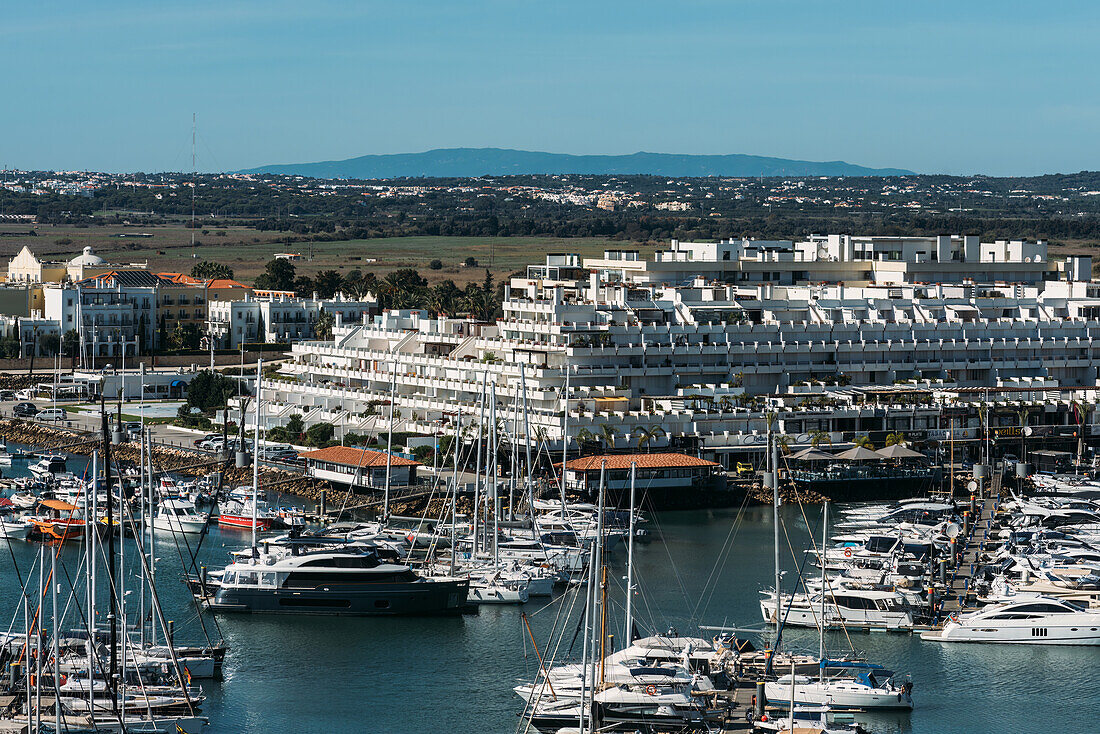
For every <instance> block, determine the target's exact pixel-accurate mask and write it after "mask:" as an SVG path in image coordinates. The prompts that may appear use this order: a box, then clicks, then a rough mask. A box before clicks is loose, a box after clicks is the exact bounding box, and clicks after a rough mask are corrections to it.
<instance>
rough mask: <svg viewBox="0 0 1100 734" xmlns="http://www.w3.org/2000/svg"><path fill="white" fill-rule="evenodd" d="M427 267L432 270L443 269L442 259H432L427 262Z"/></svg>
mask: <svg viewBox="0 0 1100 734" xmlns="http://www.w3.org/2000/svg"><path fill="white" fill-rule="evenodd" d="M428 267H429V268H431V269H432V270H442V269H443V261H442V260H432V261H431V262H430V263H428Z"/></svg>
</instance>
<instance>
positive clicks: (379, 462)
mask: <svg viewBox="0 0 1100 734" xmlns="http://www.w3.org/2000/svg"><path fill="white" fill-rule="evenodd" d="M302 458H303V459H310V460H313V461H330V462H332V463H333V464H343V465H344V466H361V467H368V466H385V465H386V454H385V452H383V451H368V450H367V449H357V448H353V447H351V446H329V447H328V448H327V449H318V450H317V451H307V452H306V453H304V454H302ZM390 466H391V467H393V466H420V462H419V461H412V460H411V459H406V458H404V457H402V456H394V457H393V458H392V459H390Z"/></svg>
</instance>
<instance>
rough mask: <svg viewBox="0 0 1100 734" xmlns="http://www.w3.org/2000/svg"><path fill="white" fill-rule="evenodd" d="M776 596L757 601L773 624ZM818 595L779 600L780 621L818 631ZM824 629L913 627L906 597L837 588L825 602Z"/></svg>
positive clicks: (877, 591)
mask: <svg viewBox="0 0 1100 734" xmlns="http://www.w3.org/2000/svg"><path fill="white" fill-rule="evenodd" d="M775 607H776V604H775V592H774V591H768V592H765V593H764V596H763V598H761V599H760V613H761V616H763V618H764V621H765V622H767V623H769V624H775V623H776V619H775V611H776V609H775ZM821 607H822V602H821V594H820V592H818V593H816V594H812V595H809V596H807V595H806V594H795V595H794V599H793V600H792V599H791V596H790V595H789V594H783V595H782V596H781V598H780V617H781V619H782V621H783V623H784V624H786V625H788V626H792V627H817V626H819V625H821V623H822V620H821ZM824 626H825V628H826V629H838V628H841V627H844V628H852V629H863V628H869V629H886V630H908V629H912V627H913V612H912V608H911V607H910V606H909V603H908V602H907V601H906V599H905V596H904V595H902V594H900V593H898V592H896V591H880V590H877V589H850V588H836V589H833V590H831V591H830V593H829V594H828V596H827V597H826V600H825V619H824Z"/></svg>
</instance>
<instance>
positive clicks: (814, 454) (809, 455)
mask: <svg viewBox="0 0 1100 734" xmlns="http://www.w3.org/2000/svg"><path fill="white" fill-rule="evenodd" d="M787 458H788V459H795V460H797V461H833V460H835V459H836V457H835V456H833V455H832V454H827V453H825V452H824V451H819V450H818V449H815V448H812V447H811V448H808V449H802V450H801V451H799V452H797V453H794V454H791V455H790V456H788V457H787Z"/></svg>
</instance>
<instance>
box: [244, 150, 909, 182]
mask: <svg viewBox="0 0 1100 734" xmlns="http://www.w3.org/2000/svg"><path fill="white" fill-rule="evenodd" d="M234 173H270V174H281V175H288V176H308V177H311V178H347V179H389V178H475V177H478V176H519V175H564V174H578V175H624V176H625V175H654V176H670V177H677V178H684V177H702V176H731V177H759V176H763V177H768V176H906V175H913V172H912V171H908V170H905V169H902V168H869V167H866V166H860V165H856V164H853V163H848V162H846V161H803V160H796V159H789V158H773V157H769V156H756V155H747V154H743V153H729V154H723V155H695V154H678V153H646V152H638V153H631V154H629V155H573V154H569V153H544V152H539V151H528V150H516V149H512V148H435V149H432V150H427V151H423V152H421V153H391V154H375V155H363V156H357V157H355V158H346V159H343V160H335V161H318V162H315V163H288V164H278V165H266V166H257V167H255V168H248V169H243V170H239V171H234Z"/></svg>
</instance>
